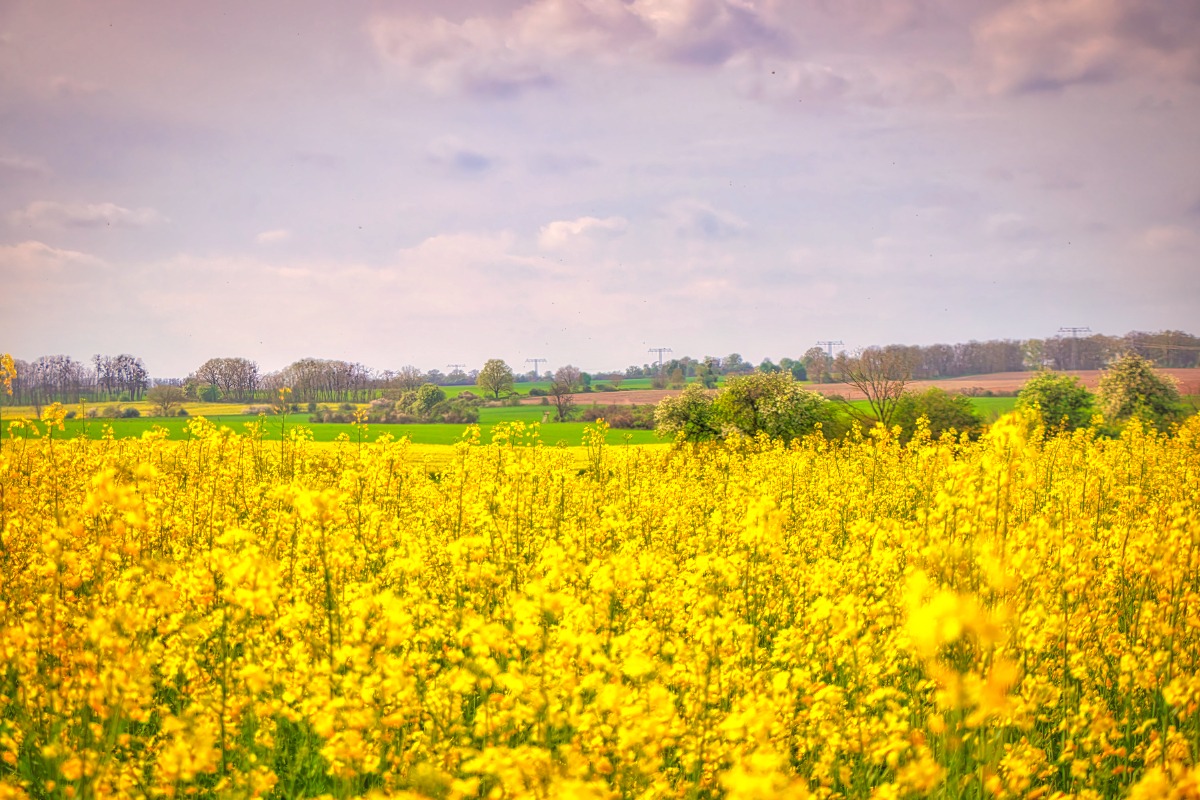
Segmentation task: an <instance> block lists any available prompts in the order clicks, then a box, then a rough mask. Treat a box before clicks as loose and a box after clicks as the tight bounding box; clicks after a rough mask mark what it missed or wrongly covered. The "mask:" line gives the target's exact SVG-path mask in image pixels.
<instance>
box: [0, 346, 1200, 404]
mask: <svg viewBox="0 0 1200 800" xmlns="http://www.w3.org/2000/svg"><path fill="white" fill-rule="evenodd" d="M875 349H878V350H881V351H883V352H885V353H888V354H889V355H890V356H893V357H895V358H899V359H902V360H903V361H904V363H905V364H907V365H909V366H908V369H909V372H910V377H911V379H913V380H923V379H931V378H950V377H958V376H963V375H983V374H988V373H995V372H1019V371H1037V370H1043V369H1049V370H1054V371H1069V370H1075V369H1078V370H1086V369H1102V368H1104V367H1106V366H1107V365H1109V364H1111V363H1112V362H1114V361H1115V360H1116V359H1117V358H1118V357H1119V356H1121V355H1122V354H1125V353H1135V354H1137V355H1139V356H1141V357H1142V358H1144V359H1145V360H1146V361H1147V362H1148V363H1150V364H1151V365H1152V366H1154V367H1156V368H1163V367H1169V368H1186V367H1200V337H1198V336H1194V335H1192V334H1190V333H1185V332H1183V331H1175V330H1166V331H1158V332H1146V331H1132V332H1130V333H1127V334H1125V335H1124V336H1106V335H1104V334H1092V335H1090V336H1080V337H1077V338H1076V337H1071V336H1054V337H1051V338H1048V339H1024V340H1016V339H992V340H988V341H982V342H980V341H970V342H963V343H959V344H934V345H897V344H894V345H887V346H885V347H882V348H875ZM853 359H854V356H851V355H849V354H847V353H845V352H844V351H843V352H839V353H836V354H834V357H833V358H832V359H831V358H830V354H829V353H828V351H826V350H823V349H821V348H820V347H811V348H809V349H808V350H807V351H805V352H804V354H803V355H801V356H800V357H798V358H790V357H784V358H780V359H779V360H778V362H775V361H772V360H771V359H770V358H764V359H763V360H762V361H761V362H759V363H758V364H754V363H752V362H750V361H747V360H746V359H744V358H743V357H742V356H741V355H740V354H739V353H730V354H729V355H727V356H724V357H718V356H704V357H703V358H699V359H696V358H692V357H690V356H681V357H678V358H672V359H670V360H669V361H668V360H664V361H663V363H662V365H661V366H660V365H659V364H657V363H646V364H642V365H641V366H637V365H631V366H629V367H627V368H626V369H625V370H617V371H613V372H602V373H596V374H594V375H592V374H588V373H585V372H580V373H579V376H578V379H577V381H576V380H573V381H572V383H576V382H577V383H578V384H579V387H580V388H583V389H585V390H586V389H588V388H590V387H591V386H592V383H593V380H595V381H604V382H605V383H606V386H605V387H601V388H609V389H615V388H619V387H620V385H621V383H622V382H623V381H624V380H626V379H634V378H649V379H650V380H651V382H652V385H654V386H656V387H659V388H669V387H673V388H682V387H683V385H684V384H685V383H690V382H694V383H699V384H701V385H702V386H705V387H708V388H712V387H715V386H716V385H717V382H718V379H719V378H728V377H731V376H738V375H748V374H751V373H768V374H773V373H779V374H788V375H790V376H791V377H792V378H793V379H795V380H811V381H814V382H818V383H819V382H823V381H833V380H838V381H841V380H844V379H845V375H846V374H847V369H848V368H849V366H850V365H852V364H853V363H854V362H853ZM493 361H497V360H493ZM489 363H492V362H489ZM498 364H500V365H503V362H502V361H498ZM14 365H15V367H16V376H15V377H14V378H13V379H12V396H11V397H7V396H6V397H5V398H3V402H7V403H10V404H13V405H30V406H35V407H40V406H42V405H45V404H47V403H51V402H56V401H57V402H62V403H78V402H81V401H84V402H94V403H100V402H123V401H136V400H140V399H142V398H143V397H144V396H145V393H146V392H147V391H148V390H149V389H150V388H151V387H152V386H154V385H155V384H161V385H172V386H179V387H180V388H182V389H183V390H184V395H185V399H187V400H193V401H195V400H201V401H218V400H220V401H227V402H247V403H250V402H268V403H269V402H273V400H274V399H275V397H276V396H277V392H278V389H280V388H284V387H287V388H290V389H291V390H292V396H291V397H292V401H293V402H297V403H344V402H350V403H363V402H369V401H370V400H372V399H374V398H377V397H381V396H383V395H385V393H387V392H393V393H394V392H395V391H413V390H416V389H418V388H419V387H421V386H423V385H425V384H433V385H435V386H465V385H479V384H478V379H479V376H480V374H481V371H480V370H474V369H472V370H470V371H465V370H463V369H462V367H460V366H457V365H455V366H453V368H451V369H450V371H449V372H448V373H444V372H442V371H441V370H438V369H431V370H428V371H425V370H421V369H419V368H417V367H415V366H412V365H406V366H403V367H400V368H399V369H395V370H375V369H372V368H370V367H367V366H365V365H363V364H360V363H357V362H349V361H343V360H338V359H320V358H302V359H300V360H299V361H296V362H294V363H292V364H290V365H288V366H287V367H284V368H283V369H281V370H279V371H277V372H268V373H263V372H262V371H261V370H260V369H259V366H258V364H256V363H255V362H254V361H251V360H250V359H246V358H240V357H222V358H211V359H209V360H207V361H205V362H204V363H203V364H201V365H200V366H199V367H197V368H196V370H195V371H194V372H192V373H191V374H189V375H188V376H186V377H185V378H165V379H158V380H152V379H151V376H150V374H149V373H148V371H147V370H146V367H145V365H144V364H143V363H142V359H140V358H138V357H136V356H132V355H129V354H125V353H123V354H120V355H115V356H107V355H96V356H93V357H92V359H91V361H90V362H89V363H84V362H80V361H76V360H74V359H73V358H71V357H70V356H65V355H49V356H40V357H39V358H36V359H34V360H33V361H22V360H20V359H15V360H14ZM503 369H504V374H503V376H502V377H501V384H500V387H501V389H503V391H506V392H507V391H512V388H513V387H511V386H510V384H508V382H507V381H508V375H509V374H511V375H512V382H513V384H517V383H525V382H529V381H532V380H534V379H535V378H537V379H539V380H542V381H550V382H551V385H553V378H554V375H553V373H549V372H544V373H540V374H537V375H535V374H534V373H533V372H527V373H521V374H514V373H512V372H511V370H510V369H509V368H508V367H507V365H503ZM572 369H574V368H572ZM493 371H495V370H493ZM492 382H493V379H491V378H489V377H488V376H487V375H486V374H485V378H484V386H490V385H491V383H492ZM486 391H487V393H489V394H493V395H494V396H499V394H500V393H501V392H500V391H498V390H496V389H492V388H488V389H486ZM547 393H549V391H548V390H547Z"/></svg>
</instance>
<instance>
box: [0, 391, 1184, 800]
mask: <svg viewBox="0 0 1200 800" xmlns="http://www.w3.org/2000/svg"><path fill="white" fill-rule="evenodd" d="M60 422H61V411H60V410H59V411H56V410H55V409H53V408H52V409H51V410H50V411H49V412H48V414H47V415H46V418H45V419H44V420H43V422H42V423H41V424H40V425H38V427H37V429H36V431H35V433H36V435H35V436H32V437H28V438H26V437H23V436H15V437H13V438H9V439H7V440H6V441H4V442H3V444H2V445H0V798H23V797H54V798H72V800H74V799H75V798H98V797H122V798H123V797H129V798H144V797H154V798H178V797H322V796H323V797H334V798H345V797H357V796H367V795H371V796H376V797H380V798H385V797H386V798H418V797H431V798H476V797H488V798H730V799H731V800H736V799H738V798H747V799H749V798H776V797H778V798H805V797H816V798H841V797H845V798H881V799H882V798H906V797H937V798H1030V799H1032V798H1039V797H1041V798H1051V797H1054V798H1066V797H1074V798H1110V797H1135V798H1152V797H1176V798H1195V797H1200V770H1198V767H1197V758H1198V756H1200V507H1198V506H1200V504H1198V502H1197V501H1198V498H1200V420H1198V419H1197V418H1195V417H1193V418H1192V419H1191V420H1190V421H1189V422H1187V423H1186V424H1185V425H1184V426H1182V427H1181V428H1180V429H1178V430H1177V431H1176V432H1175V433H1174V434H1173V435H1164V434H1159V433H1156V432H1154V431H1150V430H1143V429H1142V428H1140V427H1138V426H1137V425H1136V424H1134V425H1131V426H1130V427H1128V428H1127V429H1126V430H1125V432H1124V433H1123V434H1122V435H1121V436H1120V437H1119V438H1115V439H1108V438H1101V437H1099V436H1098V435H1096V434H1095V433H1094V432H1092V431H1087V430H1084V431H1079V432H1076V433H1074V434H1071V435H1061V436H1047V435H1045V434H1044V433H1043V432H1042V431H1041V430H1040V429H1038V428H1037V427H1036V425H1035V424H1034V422H1033V420H1032V419H1031V418H1030V417H1028V416H1021V415H1011V416H1008V417H1005V418H1003V419H1002V420H1001V421H999V422H998V423H997V424H995V425H994V426H993V427H992V428H991V430H990V431H989V432H988V433H987V434H986V435H985V436H984V437H982V438H981V439H980V440H979V441H977V442H970V441H966V440H957V439H948V438H945V439H942V440H939V441H933V440H932V439H931V438H930V437H929V436H928V435H927V434H921V433H918V435H917V436H916V437H915V438H914V439H913V440H912V441H911V442H909V443H908V444H905V445H901V444H899V443H898V442H897V441H896V440H895V439H894V438H893V437H892V436H891V435H890V434H889V433H888V432H886V431H884V430H883V429H881V428H880V429H876V430H875V431H872V432H867V433H861V434H857V435H852V436H850V437H849V438H847V439H846V440H845V441H842V442H829V441H826V440H825V439H824V438H821V437H819V436H814V437H812V438H809V439H805V440H801V441H796V442H793V443H792V444H791V445H788V446H785V445H783V444H781V443H779V442H771V441H768V440H765V439H760V440H747V439H741V440H731V441H726V442H723V443H719V444H707V445H700V446H693V445H682V444H681V445H678V446H675V447H670V448H654V449H641V448H636V447H610V446H606V445H605V444H604V438H605V430H604V426H603V425H602V424H601V425H598V426H597V427H596V428H595V429H594V430H593V431H591V432H590V433H589V434H588V436H589V439H588V444H589V447H588V450H587V458H586V460H585V461H584V462H583V463H582V465H581V463H580V461H579V460H578V459H577V458H576V457H575V456H573V455H571V454H568V453H566V452H565V451H564V450H562V449H560V448H555V447H547V446H543V445H540V444H537V443H536V437H535V436H533V435H532V434H531V428H528V427H526V426H525V425H523V424H521V423H513V424H511V425H508V426H506V427H501V428H499V433H498V435H497V436H496V437H495V441H493V442H492V443H490V444H487V445H483V444H480V443H478V441H477V440H472V437H471V436H470V434H468V436H467V437H466V438H465V440H464V442H463V443H462V444H460V445H457V446H456V447H455V449H454V450H453V456H452V457H451V458H450V459H448V460H446V461H445V462H443V463H440V464H439V465H438V466H437V471H436V472H433V473H431V472H429V469H428V467H425V466H423V465H422V464H421V463H420V462H419V461H414V459H412V458H411V457H409V453H408V447H409V445H408V444H407V442H405V441H388V440H387V439H386V438H385V439H384V440H381V441H374V442H369V443H368V442H366V441H354V440H352V439H344V440H343V441H342V442H340V443H338V444H336V445H334V446H328V445H326V446H322V447H316V446H313V445H312V443H311V442H310V441H309V437H308V436H306V433H305V431H304V429H303V428H293V429H291V431H290V433H289V435H288V437H287V438H286V439H285V440H283V441H266V440H265V439H264V438H263V437H262V436H261V435H256V433H255V431H254V430H253V429H251V430H250V431H249V432H247V433H244V434H237V433H234V432H232V431H230V430H228V429H221V428H218V427H217V426H215V425H213V424H211V423H208V422H206V421H205V420H203V419H193V420H192V421H191V422H190V423H189V425H190V432H191V438H190V440H188V441H183V442H176V441H168V440H166V438H165V434H158V433H154V432H151V433H148V434H146V435H145V436H144V437H143V438H141V439H138V440H131V439H124V440H118V439H113V438H108V439H105V440H101V441H98V442H96V441H87V440H85V439H81V438H64V437H63V434H62V433H61V432H60V431H59V430H58V429H57V428H58V424H59V423H60Z"/></svg>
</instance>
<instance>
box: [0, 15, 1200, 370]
mask: <svg viewBox="0 0 1200 800" xmlns="http://www.w3.org/2000/svg"><path fill="white" fill-rule="evenodd" d="M1198 309H1200V0H526V1H522V0H513V1H511V2H510V1H509V0H488V1H487V2H483V1H482V0H429V1H427V0H408V1H403V2H392V3H385V2H366V1H364V0H341V1H340V2H338V3H336V4H334V3H328V2H324V1H323V0H322V1H320V2H318V1H317V0H288V2H283V1H282V0H271V1H268V2H255V3H246V2H243V1H242V0H236V1H233V2H230V1H227V0H206V1H205V2H196V1H195V0H181V2H172V3H153V2H130V1H129V0H106V2H103V3H96V2H90V1H83V0H80V1H78V2H67V1H66V0H0V352H11V353H12V354H13V355H14V356H16V357H18V358H23V359H27V360H28V359H33V358H36V357H37V356H40V355H49V354H60V353H61V354H67V355H71V356H73V357H75V358H77V359H80V360H84V361H86V360H87V359H89V358H90V357H91V355H92V354H95V353H102V354H109V355H115V354H117V353H131V354H133V355H136V356H140V357H141V358H142V359H143V360H144V362H145V364H146V366H147V368H148V369H149V371H150V372H151V374H152V375H153V376H155V377H182V376H184V375H186V374H188V373H189V372H191V371H193V370H194V369H195V368H196V367H198V366H199V365H200V364H201V363H203V362H204V361H205V360H207V359H208V358H212V357H218V356H241V357H245V358H250V359H253V360H255V361H257V362H258V364H259V366H260V368H261V369H262V370H263V371H264V372H267V371H273V370H277V369H280V368H282V367H284V366H286V365H287V364H289V363H291V362H293V361H295V360H297V359H300V358H304V357H317V358H335V359H345V360H348V361H357V362H360V363H363V364H366V365H368V366H370V367H373V368H375V369H379V370H384V369H397V368H399V367H400V366H403V365H406V364H413V365H416V366H419V367H421V368H422V369H440V370H443V371H448V370H447V369H446V367H447V365H449V364H466V365H467V368H468V369H471V368H478V367H480V366H482V364H483V362H484V361H485V360H486V359H489V358H502V359H504V360H505V361H507V362H508V363H509V364H510V365H511V366H513V367H514V368H515V369H516V370H517V371H523V370H524V369H527V368H529V367H530V366H531V365H530V364H527V363H526V359H530V358H542V359H546V362H545V363H544V364H542V365H541V367H542V369H545V368H547V367H548V368H550V369H553V368H555V367H556V366H560V365H562V364H566V363H570V364H574V365H576V366H579V367H582V368H583V369H587V370H595V371H601V370H607V369H618V368H623V367H624V366H626V365H629V364H642V363H646V362H649V361H652V360H653V359H654V358H655V356H652V355H650V354H649V353H648V352H647V351H648V350H649V349H650V348H660V347H669V348H671V350H672V352H673V354H674V355H676V356H682V355H690V356H693V357H697V358H699V357H702V356H705V355H714V356H724V355H727V354H729V353H733V352H736V353H739V354H741V355H742V356H743V357H745V358H747V359H748V360H752V361H755V362H757V361H758V360H760V359H762V358H764V357H770V358H772V359H774V360H778V359H779V358H780V357H784V356H790V357H794V358H795V357H799V356H800V355H802V354H803V353H804V351H805V350H807V349H808V348H809V347H811V346H813V345H814V344H815V343H816V342H817V341H819V340H839V341H842V342H843V343H844V347H845V349H847V350H850V351H853V350H854V349H856V348H860V347H867V346H870V345H875V344H888V343H909V344H932V343H935V342H949V343H953V342H962V341H968V340H970V339H992V338H1015V339H1025V338H1042V337H1049V336H1054V335H1056V333H1057V331H1058V330H1059V328H1061V327H1066V326H1070V327H1082V326H1086V327H1089V328H1090V329H1091V330H1092V331H1094V332H1099V333H1106V334H1111V335H1120V334H1123V333H1125V332H1127V331H1130V330H1161V329H1167V328H1175V329H1182V330H1187V331H1190V332H1193V333H1200V324H1198V323H1200V312H1198Z"/></svg>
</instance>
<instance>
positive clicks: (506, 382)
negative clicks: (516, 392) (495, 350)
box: [475, 358, 513, 400]
mask: <svg viewBox="0 0 1200 800" xmlns="http://www.w3.org/2000/svg"><path fill="white" fill-rule="evenodd" d="M475 385H476V386H478V387H479V388H480V389H482V390H483V391H484V392H490V393H491V395H492V398H493V399H495V400H499V399H500V393H501V392H503V393H504V394H508V393H509V392H511V391H512V390H513V371H512V367H510V366H509V365H508V364H506V363H504V361H503V360H501V359H499V358H489V359H488V361H487V363H486V364H484V365H483V369H481V370H479V375H478V376H477V377H476V378H475Z"/></svg>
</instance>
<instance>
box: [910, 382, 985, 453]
mask: <svg viewBox="0 0 1200 800" xmlns="http://www.w3.org/2000/svg"><path fill="white" fill-rule="evenodd" d="M921 417H925V418H926V419H927V420H929V432H930V433H931V434H933V436H934V437H935V438H936V437H938V436H941V435H942V434H944V433H946V432H947V431H956V432H958V433H976V432H978V431H979V427H980V424H981V420H980V419H979V413H978V412H977V411H976V410H975V406H974V405H972V404H971V399H970V398H968V397H964V396H963V395H961V394H950V393H949V392H947V391H944V390H942V389H938V388H937V387H933V388H930V389H927V390H925V391H924V392H920V393H917V392H905V393H904V394H903V395H901V397H900V401H899V402H898V403H897V404H896V413H895V414H894V415H892V422H893V424H895V425H899V426H900V441H902V442H907V441H908V440H909V439H911V438H912V435H913V433H914V432H915V431H916V429H917V420H919V419H920V418H921Z"/></svg>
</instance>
